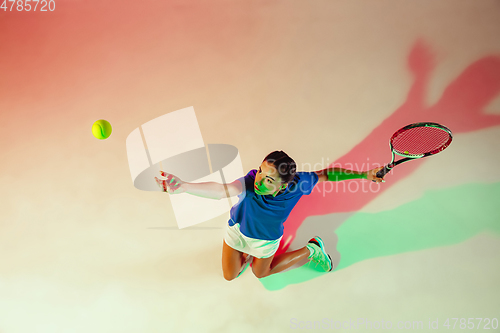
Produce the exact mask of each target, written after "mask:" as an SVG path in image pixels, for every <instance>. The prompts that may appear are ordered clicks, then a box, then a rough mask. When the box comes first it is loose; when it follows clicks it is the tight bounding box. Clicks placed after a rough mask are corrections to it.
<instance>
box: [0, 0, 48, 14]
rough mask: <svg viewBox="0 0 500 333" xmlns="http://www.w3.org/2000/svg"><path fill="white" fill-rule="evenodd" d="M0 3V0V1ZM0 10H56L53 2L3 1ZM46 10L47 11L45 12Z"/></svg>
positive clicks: (36, 0)
mask: <svg viewBox="0 0 500 333" xmlns="http://www.w3.org/2000/svg"><path fill="white" fill-rule="evenodd" d="M0 1H1V0H0ZM9 6H10V7H9ZM0 9H3V11H4V12H6V11H9V12H12V11H18V12H23V11H24V12H36V11H39V12H46V11H50V12H53V11H54V10H55V9H56V2H55V1H54V0H49V1H47V0H3V2H2V5H1V6H0ZM47 9H48V10H47Z"/></svg>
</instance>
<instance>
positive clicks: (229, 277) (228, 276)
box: [223, 273, 236, 281]
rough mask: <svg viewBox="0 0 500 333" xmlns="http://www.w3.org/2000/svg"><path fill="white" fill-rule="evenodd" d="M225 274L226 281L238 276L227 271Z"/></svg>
mask: <svg viewBox="0 0 500 333" xmlns="http://www.w3.org/2000/svg"><path fill="white" fill-rule="evenodd" d="M223 275H224V279H226V281H231V280H234V279H236V276H234V275H230V274H226V273H224V274H223Z"/></svg>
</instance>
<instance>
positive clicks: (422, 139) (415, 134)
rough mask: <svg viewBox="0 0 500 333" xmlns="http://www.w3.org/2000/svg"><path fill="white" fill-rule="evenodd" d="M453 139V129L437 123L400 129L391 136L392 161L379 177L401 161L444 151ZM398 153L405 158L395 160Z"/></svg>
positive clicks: (416, 124)
mask: <svg viewBox="0 0 500 333" xmlns="http://www.w3.org/2000/svg"><path fill="white" fill-rule="evenodd" d="M452 139H453V136H452V134H451V131H450V130H449V129H448V128H447V127H446V126H443V125H440V124H437V123H428V122H426V123H415V124H410V125H407V126H405V127H403V128H401V129H399V130H398V131H396V133H394V134H393V135H392V137H391V142H390V145H391V151H392V161H391V163H389V164H387V165H386V166H385V167H384V168H383V169H382V170H380V171H379V172H377V177H379V178H383V177H384V176H385V175H386V174H387V173H388V172H389V171H391V170H392V169H393V168H394V167H395V166H396V165H399V164H401V163H404V162H408V161H412V160H416V159H419V158H424V157H427V156H431V155H436V154H437V153H439V152H442V151H443V150H445V149H446V148H447V147H448V146H449V145H450V143H451V140H452ZM396 155H399V156H403V157H405V158H403V159H400V160H399V161H396V162H394V157H395V156H396Z"/></svg>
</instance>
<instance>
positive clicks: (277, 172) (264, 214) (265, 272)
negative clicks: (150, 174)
mask: <svg viewBox="0 0 500 333" xmlns="http://www.w3.org/2000/svg"><path fill="white" fill-rule="evenodd" d="M380 169H382V167H380V168H376V169H372V170H370V171H366V172H357V171H352V170H346V169H342V168H329V169H324V170H321V171H315V172H300V171H299V172H297V171H296V164H295V162H294V160H293V159H291V158H290V157H289V156H288V155H287V154H286V153H285V152H283V151H274V152H272V153H270V154H269V155H267V156H266V157H265V158H264V160H263V161H262V164H261V165H260V166H259V168H258V169H254V170H251V171H250V172H249V173H248V174H247V175H246V176H245V177H242V178H239V179H237V180H235V181H234V182H232V183H230V184H219V183H215V182H206V183H187V182H183V181H182V180H180V179H179V178H178V177H175V176H174V175H171V174H167V173H165V172H163V171H160V174H161V175H162V176H163V177H166V179H165V180H162V179H158V178H157V177H155V180H156V182H157V183H158V185H159V186H160V187H161V188H162V189H163V190H164V191H165V192H168V193H170V194H177V193H183V192H186V193H189V194H192V195H196V196H201V197H205V198H212V199H218V200H220V199H222V198H226V197H227V196H236V195H237V196H238V198H239V201H238V203H237V204H236V205H234V206H233V207H232V208H231V212H230V217H231V218H230V219H229V221H228V224H227V225H226V233H225V236H224V241H223V245H222V271H223V275H224V278H225V279H226V280H228V281H230V280H233V279H234V278H236V277H238V276H239V275H240V274H241V273H243V271H244V270H245V269H246V267H247V266H248V265H249V263H250V262H251V261H252V260H253V263H252V271H253V273H254V274H255V276H256V277H257V278H263V277H266V276H269V275H271V274H275V273H278V272H281V271H283V270H285V269H287V268H289V267H291V266H293V265H294V264H296V263H298V262H300V261H301V260H303V259H305V258H308V259H309V260H311V261H314V262H316V263H317V264H319V265H320V266H321V267H322V268H323V269H324V270H325V271H327V272H329V271H331V270H332V269H333V264H332V260H331V258H330V255H328V254H327V253H326V251H325V248H324V245H323V241H322V240H321V238H319V237H314V238H312V239H311V240H310V241H309V242H308V244H307V245H306V246H304V247H303V248H301V249H298V250H295V251H292V252H287V253H283V254H281V255H279V256H275V255H274V254H275V253H276V251H277V250H278V247H279V243H280V241H281V238H282V237H283V223H284V222H285V221H286V219H287V218H288V215H290V212H291V211H292V209H293V207H294V206H295V205H296V204H297V202H298V201H299V199H300V198H301V197H302V195H309V194H310V193H311V192H312V190H313V188H314V186H315V185H316V184H317V183H318V182H322V181H340V180H346V179H354V178H364V179H368V180H373V181H376V182H381V181H383V179H382V178H377V176H376V173H377V171H379V170H380Z"/></svg>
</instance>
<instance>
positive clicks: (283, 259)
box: [252, 246, 310, 279]
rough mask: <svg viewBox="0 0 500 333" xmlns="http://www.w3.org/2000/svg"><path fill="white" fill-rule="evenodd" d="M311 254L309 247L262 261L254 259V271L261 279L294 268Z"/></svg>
mask: <svg viewBox="0 0 500 333" xmlns="http://www.w3.org/2000/svg"><path fill="white" fill-rule="evenodd" d="M309 253H310V252H309V250H308V249H307V247H305V246H304V247H303V248H301V249H298V250H295V251H292V252H287V253H282V254H280V255H279V256H277V257H274V256H272V257H269V258H262V259H258V258H254V259H253V264H252V270H253V273H254V274H255V276H256V277H258V278H259V279H260V278H263V277H266V276H269V275H271V274H275V273H279V272H282V271H284V270H285V269H287V268H289V267H292V266H293V265H295V264H296V263H298V262H299V261H301V260H303V259H305V258H307V257H308V256H309Z"/></svg>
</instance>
